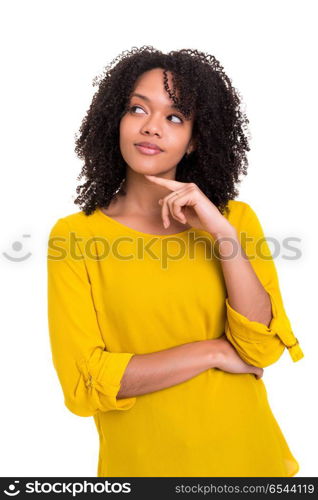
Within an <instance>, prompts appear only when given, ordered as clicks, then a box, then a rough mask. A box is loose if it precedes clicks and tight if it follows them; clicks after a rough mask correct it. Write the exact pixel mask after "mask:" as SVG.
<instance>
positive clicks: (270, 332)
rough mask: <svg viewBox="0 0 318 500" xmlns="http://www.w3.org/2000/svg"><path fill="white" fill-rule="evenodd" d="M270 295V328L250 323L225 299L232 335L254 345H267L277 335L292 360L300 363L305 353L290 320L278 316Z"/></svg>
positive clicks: (284, 316) (283, 316)
mask: <svg viewBox="0 0 318 500" xmlns="http://www.w3.org/2000/svg"><path fill="white" fill-rule="evenodd" d="M268 293H269V296H270V299H271V304H272V312H273V318H272V320H271V322H270V325H269V326H268V327H267V326H266V325H265V324H264V323H259V322H258V321H250V320H249V319H248V318H246V317H245V316H243V315H242V314H241V313H239V312H238V311H236V310H235V309H233V308H232V307H231V306H230V304H229V301H228V298H226V299H225V303H226V314H227V321H228V326H229V329H230V331H231V334H232V335H233V337H238V339H242V340H244V341H245V342H250V343H254V344H261V343H264V342H265V343H266V341H267V340H271V339H272V338H273V337H274V336H275V335H278V337H279V338H280V340H281V341H282V343H283V344H284V345H285V347H286V348H287V349H288V352H289V354H290V356H291V358H292V360H293V361H298V360H299V359H301V358H303V357H304V353H303V351H302V349H301V347H300V345H299V342H298V340H297V338H296V337H295V335H294V333H293V331H292V329H291V326H290V322H289V319H288V318H287V316H286V315H283V314H280V315H278V314H277V306H276V303H275V299H274V297H273V295H272V294H271V293H270V292H268ZM266 337H267V338H266Z"/></svg>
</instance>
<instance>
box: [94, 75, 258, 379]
mask: <svg viewBox="0 0 318 500" xmlns="http://www.w3.org/2000/svg"><path fill="white" fill-rule="evenodd" d="M168 77H169V86H170V87H172V85H173V84H172V80H171V74H169V73H168ZM132 94H139V96H136V95H132V96H131V98H130V103H129V104H130V110H129V112H128V113H126V114H125V115H124V116H123V118H122V119H121V122H120V150H121V154H122V156H123V158H124V160H125V162H126V164H127V169H126V177H125V184H124V185H125V191H126V196H124V197H121V196H120V194H118V195H117V196H115V197H114V198H113V200H112V201H111V203H110V205H109V206H108V208H107V209H104V208H102V211H103V212H104V213H105V214H106V215H108V216H109V217H111V218H113V219H115V220H117V221H118V222H120V223H122V224H124V225H125V226H128V227H130V228H132V229H135V230H137V231H140V232H143V233H148V234H154V235H169V234H176V233H178V232H182V231H184V230H186V229H189V228H190V227H192V224H189V223H188V222H185V223H182V222H181V220H180V219H179V220H177V218H174V217H171V216H170V217H169V222H170V224H169V225H168V227H166V228H165V227H164V226H163V217H162V203H159V201H160V200H163V199H165V198H166V197H167V195H169V194H170V193H171V191H169V189H167V187H166V186H165V185H163V184H164V183H162V182H161V183H157V182H152V181H151V180H150V179H148V178H147V177H146V176H147V175H153V176H158V177H160V178H162V179H167V180H174V179H175V173H176V168H177V165H178V162H179V161H180V160H181V158H182V157H183V155H184V154H186V153H188V154H189V153H190V152H191V151H193V150H194V149H195V142H194V141H193V138H192V129H193V117H191V118H190V119H185V117H183V116H182V114H181V113H180V111H177V110H176V109H173V108H171V104H172V102H171V100H170V98H169V96H168V95H167V93H166V92H165V90H164V88H163V85H162V70H161V69H160V68H155V69H152V70H150V71H147V72H146V73H144V74H143V75H141V77H140V78H139V79H138V80H137V82H136V85H135V88H134V90H133V93H132ZM140 96H145V97H146V99H145V98H142V97H140ZM142 141H147V142H151V143H154V144H156V145H158V146H159V147H160V148H161V149H162V152H161V153H159V154H158V155H145V154H142V153H141V152H140V151H139V150H138V149H137V148H136V146H135V144H136V143H138V142H142ZM217 212H218V211H217ZM218 214H219V212H218ZM218 221H220V223H222V228H223V227H224V228H225V227H226V229H228V230H229V231H230V230H231V228H230V225H227V223H226V220H225V219H224V218H223V217H222V216H221V215H220V214H219V218H218ZM218 227H221V226H218ZM231 234H232V233H231ZM227 265H229V263H227ZM232 265H233V264H232ZM236 265H238V264H237V263H236ZM242 265H244V266H245V273H246V276H248V273H249V272H250V270H249V269H247V268H246V266H247V265H250V264H249V263H248V262H244V263H243V262H242ZM250 279H251V282H252V279H253V276H251V275H250ZM254 283H255V282H254ZM206 345H207V348H209V349H212V350H213V353H214V358H213V359H214V366H215V367H216V368H219V369H222V370H223V371H228V372H231V373H254V374H255V376H256V378H261V377H262V375H263V369H262V368H259V367H255V366H252V365H249V364H247V363H245V362H244V361H243V360H242V359H241V358H240V357H239V355H238V354H237V352H236V350H235V349H234V347H233V346H232V344H231V343H230V342H229V341H228V340H227V338H226V336H225V335H222V337H220V338H218V339H214V340H211V341H210V342H209V343H207V344H206ZM158 356H159V354H158ZM163 356H164V354H163ZM134 358H135V359H134ZM134 358H132V360H131V361H130V363H129V366H130V368H129V369H132V368H133V364H135V363H138V362H139V361H138V357H136V356H135V357H134ZM136 358H137V359H136Z"/></svg>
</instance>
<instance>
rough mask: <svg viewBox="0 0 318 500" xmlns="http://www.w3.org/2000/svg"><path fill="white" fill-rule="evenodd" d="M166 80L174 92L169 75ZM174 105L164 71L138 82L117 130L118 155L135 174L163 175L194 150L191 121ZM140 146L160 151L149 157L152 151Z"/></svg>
mask: <svg viewBox="0 0 318 500" xmlns="http://www.w3.org/2000/svg"><path fill="white" fill-rule="evenodd" d="M167 76H168V84H169V88H170V89H173V86H172V79H171V73H170V72H168V73H167ZM136 94H139V95H136ZM177 96H178V94H177ZM173 104H174V103H173V101H172V100H171V99H170V97H169V94H168V93H167V92H166V91H165V89H164V86H163V69H161V68H155V69H152V70H150V71H146V72H145V73H143V74H142V75H141V76H140V77H139V78H138V79H137V81H136V84H135V87H134V90H133V92H132V94H131V97H130V101H129V110H128V112H127V113H126V114H125V115H124V116H123V118H122V119H121V121H120V127H119V134H120V151H121V154H122V156H123V158H124V160H125V162H126V164H127V165H128V166H129V167H130V168H132V169H133V170H134V171H135V172H138V173H141V174H149V175H155V174H163V173H165V172H168V171H170V170H171V169H174V168H176V166H177V164H178V163H179V162H180V160H181V159H182V157H183V156H184V154H185V153H190V152H191V151H192V150H193V149H192V141H191V137H192V128H193V119H192V118H191V119H190V120H189V119H188V120H186V119H185V117H184V116H183V115H182V113H181V112H180V111H178V110H177V109H176V108H173ZM142 142H148V143H151V144H154V145H156V146H158V147H159V148H160V149H161V151H160V152H159V153H157V154H150V153H151V151H153V150H151V151H149V150H148V151H147V150H145V149H141V148H140V147H139V148H138V147H137V146H136V144H138V143H142ZM147 153H148V154H147Z"/></svg>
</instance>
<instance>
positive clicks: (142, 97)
mask: <svg viewBox="0 0 318 500" xmlns="http://www.w3.org/2000/svg"><path fill="white" fill-rule="evenodd" d="M134 96H135V97H140V98H141V99H144V100H145V101H147V102H151V100H150V99H149V97H147V96H146V95H142V94H137V93H136V92H135V93H134V94H131V96H130V97H134ZM169 108H171V109H177V110H178V111H179V109H178V108H177V106H175V105H174V104H171V105H170V106H169ZM180 112H181V111H180Z"/></svg>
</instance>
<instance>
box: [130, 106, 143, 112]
mask: <svg viewBox="0 0 318 500" xmlns="http://www.w3.org/2000/svg"><path fill="white" fill-rule="evenodd" d="M134 108H137V109H142V108H141V107H140V106H131V107H130V108H129V111H132V112H133V109H134Z"/></svg>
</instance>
